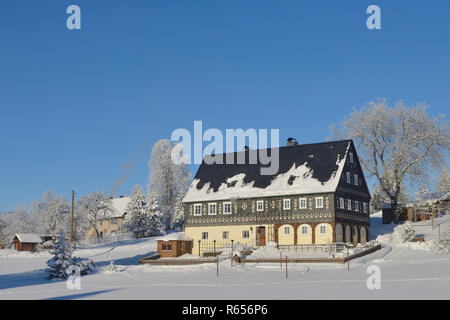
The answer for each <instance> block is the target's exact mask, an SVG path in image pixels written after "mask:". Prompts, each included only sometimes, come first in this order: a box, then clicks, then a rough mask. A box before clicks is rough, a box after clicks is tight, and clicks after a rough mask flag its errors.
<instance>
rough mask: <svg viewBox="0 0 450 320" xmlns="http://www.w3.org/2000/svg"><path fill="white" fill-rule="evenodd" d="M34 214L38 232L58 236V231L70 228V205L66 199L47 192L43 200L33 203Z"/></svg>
mask: <svg viewBox="0 0 450 320" xmlns="http://www.w3.org/2000/svg"><path fill="white" fill-rule="evenodd" d="M32 214H33V219H35V221H36V225H37V232H39V233H42V234H50V235H56V233H57V232H58V230H61V229H63V228H67V227H68V220H69V214H70V205H69V203H68V202H67V199H66V198H65V197H63V196H60V195H55V194H54V193H53V192H52V191H46V192H45V193H44V196H43V197H42V200H40V201H35V202H33V204H32Z"/></svg>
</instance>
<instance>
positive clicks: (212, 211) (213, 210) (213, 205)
mask: <svg viewBox="0 0 450 320" xmlns="http://www.w3.org/2000/svg"><path fill="white" fill-rule="evenodd" d="M216 207H217V205H216V203H215V202H214V203H208V208H209V211H208V214H209V215H215V214H216Z"/></svg>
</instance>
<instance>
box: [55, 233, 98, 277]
mask: <svg viewBox="0 0 450 320" xmlns="http://www.w3.org/2000/svg"><path fill="white" fill-rule="evenodd" d="M67 242H68V241H67V240H66V239H65V237H64V234H63V233H62V232H60V235H59V240H58V242H57V243H56V244H54V245H53V249H52V250H51V251H50V254H53V255H54V256H53V258H51V259H50V260H48V261H47V265H48V266H49V269H48V272H49V279H67V278H69V276H70V275H71V274H72V270H71V269H68V268H69V267H72V266H77V267H78V268H79V270H80V274H81V275H85V274H87V273H89V272H91V271H93V270H94V269H95V264H94V262H93V261H92V260H89V259H86V258H77V257H72V251H71V250H70V248H69V245H68V243H67Z"/></svg>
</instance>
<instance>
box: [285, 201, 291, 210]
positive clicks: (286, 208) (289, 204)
mask: <svg viewBox="0 0 450 320" xmlns="http://www.w3.org/2000/svg"><path fill="white" fill-rule="evenodd" d="M290 209H291V199H283V210H290Z"/></svg>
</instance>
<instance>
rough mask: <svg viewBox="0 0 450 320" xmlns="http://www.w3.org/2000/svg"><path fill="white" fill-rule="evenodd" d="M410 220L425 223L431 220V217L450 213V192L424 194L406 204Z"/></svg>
mask: <svg viewBox="0 0 450 320" xmlns="http://www.w3.org/2000/svg"><path fill="white" fill-rule="evenodd" d="M406 208H407V210H408V220H412V221H423V220H429V219H431V216H432V215H434V216H436V215H439V214H441V213H448V212H449V210H450V192H436V193H431V194H424V195H421V196H419V197H418V198H416V199H415V201H412V202H409V203H407V204H406Z"/></svg>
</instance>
